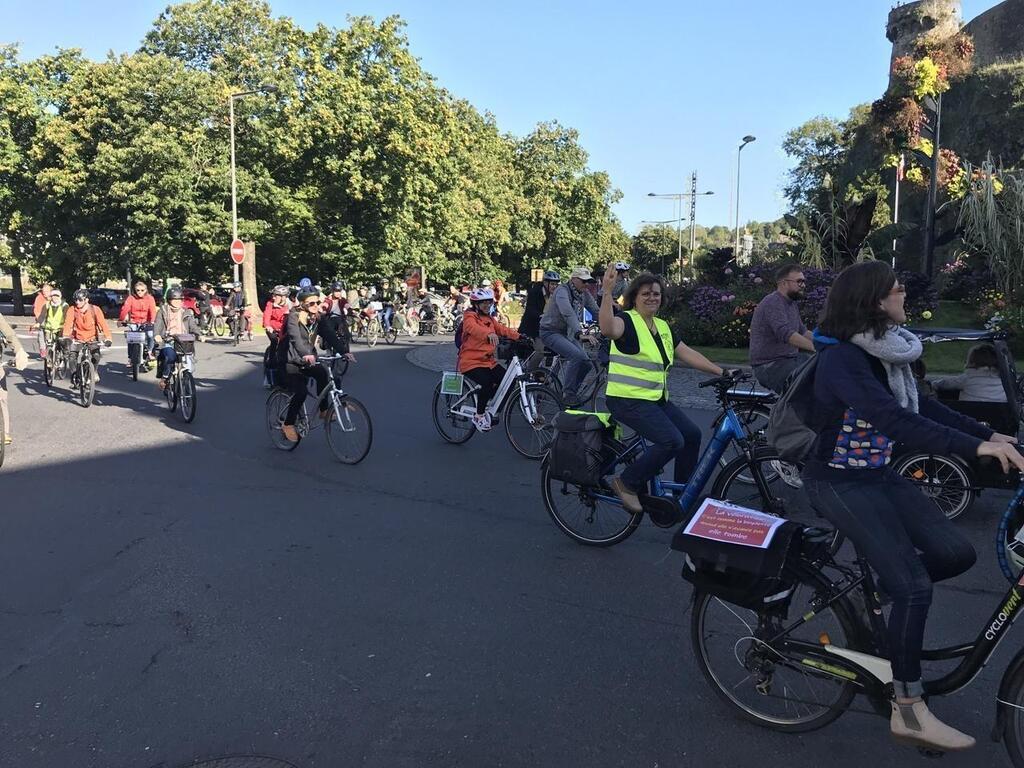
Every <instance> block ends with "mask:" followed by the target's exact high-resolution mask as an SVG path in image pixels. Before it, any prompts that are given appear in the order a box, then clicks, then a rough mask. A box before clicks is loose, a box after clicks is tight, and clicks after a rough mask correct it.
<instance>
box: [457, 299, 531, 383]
mask: <svg viewBox="0 0 1024 768" xmlns="http://www.w3.org/2000/svg"><path fill="white" fill-rule="evenodd" d="M492 333H493V334H495V335H497V336H504V337H505V338H506V339H518V338H519V333H518V332H517V331H513V330H512V329H511V328H509V327H508V326H505V325H502V324H501V323H499V322H498V321H497V320H495V319H494V318H493V317H490V316H489V315H481V314H480V313H479V312H477V311H476V310H469V311H468V312H466V313H465V314H464V315H463V316H462V346H461V347H459V373H465V372H466V371H471V370H473V369H474V368H493V367H494V366H496V365H497V364H498V358H497V357H495V356H494V352H495V349H496V346H495V345H494V344H491V342H490V341H488V340H487V337H488V336H489V335H490V334H492Z"/></svg>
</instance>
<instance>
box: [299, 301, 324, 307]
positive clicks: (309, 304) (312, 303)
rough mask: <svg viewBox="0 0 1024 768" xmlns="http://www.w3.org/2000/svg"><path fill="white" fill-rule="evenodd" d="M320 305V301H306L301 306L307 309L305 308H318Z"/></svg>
mask: <svg viewBox="0 0 1024 768" xmlns="http://www.w3.org/2000/svg"><path fill="white" fill-rule="evenodd" d="M321 304H323V302H322V301H307V302H306V303H305V304H303V305H302V306H304V307H307V308H312V307H319V306H320V305H321Z"/></svg>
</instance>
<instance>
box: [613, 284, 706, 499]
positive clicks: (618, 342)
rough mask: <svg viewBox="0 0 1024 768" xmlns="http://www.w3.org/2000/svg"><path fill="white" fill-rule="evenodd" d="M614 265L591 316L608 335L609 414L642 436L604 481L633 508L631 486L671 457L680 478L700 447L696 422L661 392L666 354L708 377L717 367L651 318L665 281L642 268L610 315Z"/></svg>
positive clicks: (641, 484)
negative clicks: (631, 458)
mask: <svg viewBox="0 0 1024 768" xmlns="http://www.w3.org/2000/svg"><path fill="white" fill-rule="evenodd" d="M616 279H617V275H616V272H615V266H614V265H613V264H609V265H608V269H606V270H605V273H604V281H603V282H604V293H603V295H602V298H601V312H600V315H599V323H600V326H601V333H603V334H604V335H605V336H607V337H608V338H609V339H611V342H612V345H611V356H610V358H609V361H608V386H607V389H606V391H605V396H606V401H607V403H608V410H609V411H610V412H611V414H612V416H614V417H615V420H616V421H618V422H620V423H622V424H625V425H626V426H628V427H632V428H633V429H634V430H635V431H636V432H637V434H640V435H642V436H643V437H644V438H645V439H646V440H647V442H648V443H649V446H648V449H647V451H646V453H644V455H643V456H641V457H640V458H639V459H637V460H636V461H635V462H633V463H632V464H630V465H629V466H628V467H626V469H624V470H623V471H622V474H621V475H619V476H618V477H615V478H614V479H613V480H612V484H611V487H612V490H614V491H615V495H616V496H618V497H619V498H620V499H621V500H622V505H623V506H624V507H625V508H626V509H627V510H629V511H630V512H641V511H642V507H641V506H640V499H639V497H638V496H637V494H638V493H645V492H646V488H647V483H648V482H649V481H650V480H651V478H653V477H655V476H656V475H657V474H658V473H659V472H661V470H662V469H663V468H664V466H665V465H666V464H667V463H668V461H669V459H671V458H672V457H673V456H674V457H675V460H676V466H675V481H676V482H677V483H685V482H686V481H687V480H689V479H690V475H691V474H693V470H694V468H695V467H696V466H697V457H698V456H699V454H700V438H701V433H700V428H699V427H698V426H697V425H696V424H694V423H693V422H692V421H691V420H690V419H689V418H688V417H687V416H686V414H684V413H683V412H682V411H681V410H680V409H679V408H678V407H677V406H675V405H673V404H672V403H671V401H669V399H668V369H669V368H670V367H671V366H672V359H673V357H675V358H678V359H679V361H680V362H682V363H685V364H686V365H688V366H689V367H691V368H696V369H697V370H699V371H704V372H705V373H709V374H711V375H713V376H721V375H723V374H724V370H723V369H722V368H720V367H718V366H717V365H715V364H714V363H712V362H711V361H710V360H708V359H707V358H706V357H704V355H702V354H701V353H700V352H697V351H696V350H694V349H691V348H690V347H688V346H686V344H684V343H683V342H682V341H680V340H678V339H676V338H675V337H673V335H672V329H671V328H669V326H668V323H666V322H665V321H664V320H662V319H661V318H659V317H658V316H657V315H658V310H659V309H661V302H662V296H663V295H664V293H665V284H664V282H663V281H662V279H661V278H660V277H657V276H655V275H652V274H650V273H644V274H642V275H640V276H638V277H637V278H636V279H635V280H633V282H632V283H630V285H629V287H628V288H627V289H626V291H625V293H624V294H623V299H624V306H625V309H626V311H625V313H623V314H620V315H616V314H615V311H614V309H613V307H614V305H615V298H614V295H613V291H614V288H615V281H616Z"/></svg>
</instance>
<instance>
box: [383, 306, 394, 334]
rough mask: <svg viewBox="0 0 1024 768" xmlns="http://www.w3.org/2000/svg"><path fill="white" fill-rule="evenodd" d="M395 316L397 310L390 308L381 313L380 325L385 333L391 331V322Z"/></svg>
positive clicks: (385, 308)
mask: <svg viewBox="0 0 1024 768" xmlns="http://www.w3.org/2000/svg"><path fill="white" fill-rule="evenodd" d="M394 316H395V308H394V307H391V306H388V307H384V311H383V312H382V313H381V318H380V324H381V327H382V328H383V329H384V330H385V331H390V330H391V320H392V319H393V318H394Z"/></svg>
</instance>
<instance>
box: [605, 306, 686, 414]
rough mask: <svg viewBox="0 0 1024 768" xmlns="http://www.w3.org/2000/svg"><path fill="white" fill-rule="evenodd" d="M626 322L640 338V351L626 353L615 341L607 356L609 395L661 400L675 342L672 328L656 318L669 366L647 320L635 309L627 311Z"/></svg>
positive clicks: (655, 326)
mask: <svg viewBox="0 0 1024 768" xmlns="http://www.w3.org/2000/svg"><path fill="white" fill-rule="evenodd" d="M626 318H628V319H626V320H625V322H631V323H633V328H634V329H635V330H636V337H637V338H638V339H639V340H640V352H639V353H638V354H635V355H626V354H623V353H622V352H621V351H620V350H619V348H618V346H617V345H616V344H615V342H614V341H613V342H612V348H611V355H610V357H609V359H608V386H607V388H606V390H605V394H606V395H607V396H608V397H628V398H632V399H633V400H660V399H661V397H662V395H665V396H666V397H667V396H668V369H669V368H671V367H672V359H673V357H674V354H675V344H674V343H673V341H672V329H671V328H669V327H668V323H666V322H665V321H664V320H662V319H661V318H658V317H656V318H654V328H655V330H657V332H658V336H660V337H661V343H662V345H663V346H664V347H665V354H666V355H667V356H668V365H666V364H665V363H664V362H663V359H662V357H661V352H659V351H658V345H657V343H656V342H655V341H654V336H652V335H651V332H650V331H649V330H648V329H647V323H645V322H644V319H643V318H642V317H641V316H640V313H639V312H637V311H636V310H635V309H631V310H629V311H628V312H626Z"/></svg>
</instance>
